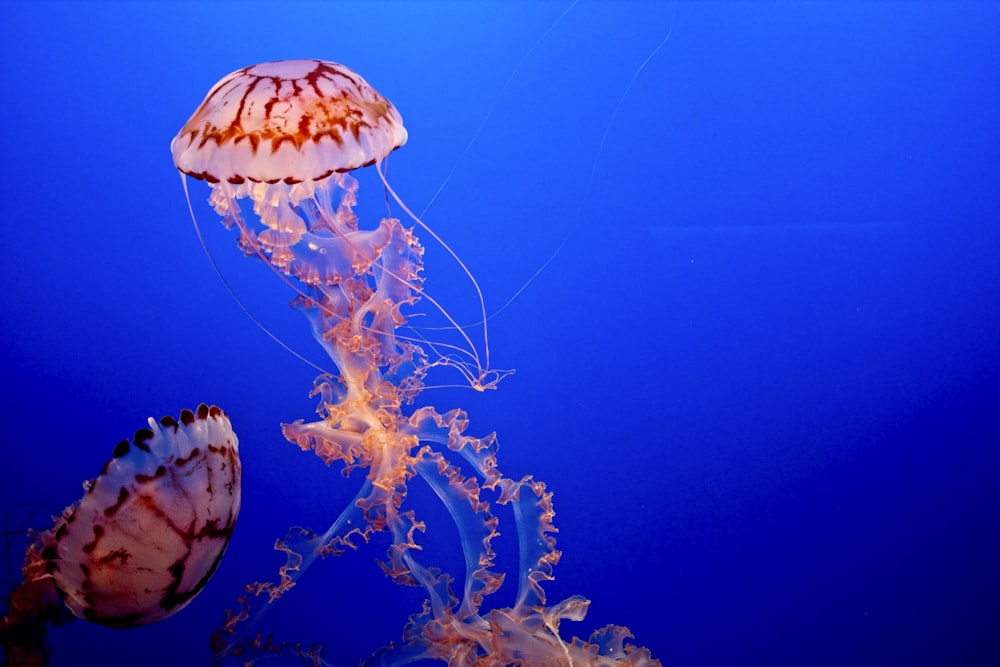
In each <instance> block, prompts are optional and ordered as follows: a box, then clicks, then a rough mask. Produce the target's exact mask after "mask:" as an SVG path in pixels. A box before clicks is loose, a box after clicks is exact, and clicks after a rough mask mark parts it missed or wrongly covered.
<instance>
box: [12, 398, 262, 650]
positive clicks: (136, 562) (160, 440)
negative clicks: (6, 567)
mask: <svg viewBox="0 0 1000 667" xmlns="http://www.w3.org/2000/svg"><path fill="white" fill-rule="evenodd" d="M148 424H149V427H148V428H141V429H139V430H138V431H136V433H135V436H134V438H133V439H132V440H131V441H129V440H122V441H121V442H119V443H118V445H117V446H116V447H115V448H114V452H113V454H112V458H111V459H110V460H109V461H108V462H107V463H105V464H104V467H103V468H102V469H101V472H100V474H99V475H98V476H97V477H96V478H94V479H91V480H88V481H86V482H84V485H83V487H84V489H85V492H84V495H83V497H82V498H81V499H80V500H78V501H77V502H75V503H73V504H72V505H70V506H69V507H67V508H66V509H65V510H63V513H62V515H61V516H59V517H57V518H55V522H54V524H53V526H52V527H51V528H50V529H48V530H45V531H43V532H40V533H32V534H31V537H32V542H31V544H30V545H29V547H28V550H27V553H26V554H25V559H24V568H23V570H22V573H23V575H24V581H23V582H22V583H21V584H20V585H19V586H18V587H17V588H16V589H14V590H13V591H12V592H11V594H10V598H9V601H8V609H7V611H6V613H5V614H4V615H3V617H0V648H2V649H3V653H4V654H5V655H6V658H5V661H4V663H3V664H4V665H5V666H6V665H44V664H45V663H46V660H47V657H48V646H47V641H46V636H47V630H48V625H50V624H51V625H62V624H63V623H66V622H67V621H69V620H72V619H73V618H74V617H75V618H81V619H84V620H86V621H90V622H92V623H98V624H100V625H104V626H107V627H111V628H133V627H137V626H141V625H148V624H150V623H155V622H157V621H160V620H163V619H165V618H167V617H169V616H172V615H173V614H175V613H177V612H178V611H180V610H181V609H183V608H184V607H186V606H187V605H188V603H189V602H191V600H193V599H194V598H195V596H197V595H198V593H199V592H200V591H201V590H202V589H203V588H204V587H205V584H206V583H208V580H209V579H210V578H211V577H212V575H213V574H214V573H215V570H216V568H217V567H218V565H219V562H220V560H221V559H222V556H223V554H224V553H225V551H226V548H227V546H228V545H229V539H230V537H231V536H232V534H233V528H234V527H235V525H236V519H237V517H238V516H239V513H240V505H241V498H242V495H241V494H242V491H241V479H242V465H241V463H240V455H239V440H238V439H237V437H236V434H235V433H234V432H233V429H232V424H231V423H230V421H229V417H228V416H227V415H226V413H225V412H223V411H222V410H221V409H220V408H218V407H216V406H214V405H213V406H211V407H209V406H208V405H206V404H204V403H202V404H201V405H200V406H198V408H197V409H195V410H182V411H181V413H180V417H179V418H178V419H175V418H173V417H169V416H168V417H163V418H162V419H160V420H159V421H155V420H153V419H149V420H148Z"/></svg>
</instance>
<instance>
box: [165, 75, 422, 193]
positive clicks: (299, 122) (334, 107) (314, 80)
mask: <svg viewBox="0 0 1000 667" xmlns="http://www.w3.org/2000/svg"><path fill="white" fill-rule="evenodd" d="M405 143H406V129H405V128H404V127H403V119H402V118H401V117H400V115H399V112H397V111H396V109H395V107H393V106H392V104H391V103H390V102H389V100H387V99H385V98H384V97H382V96H381V95H380V94H379V93H378V92H377V91H376V90H375V89H374V88H372V87H371V86H370V85H368V82H367V81H365V80H364V79H363V78H361V76H359V75H358V74H357V73H355V72H353V71H352V70H350V69H348V68H347V67H344V66H343V65H338V64H337V63H331V62H324V61H322V60H282V61H279V62H271V63H262V64H259V65H253V66H251V67H244V68H243V69H241V70H237V71H235V72H233V73H232V74H230V75H229V76H226V77H224V78H223V79H222V80H221V81H219V82H218V83H217V84H216V85H215V87H213V88H212V89H211V90H210V91H209V93H208V95H207V96H206V97H205V100H204V101H203V102H202V103H201V106H199V107H198V109H197V110H196V111H195V112H194V115H192V116H191V118H190V120H188V122H187V124H186V125H185V126H184V127H183V128H182V129H181V131H180V133H179V134H178V135H177V137H176V138H175V139H174V141H173V143H172V144H171V147H170V148H171V151H172V152H173V156H174V164H175V165H176V166H177V168H178V169H179V170H180V171H182V172H184V173H185V174H188V175H190V176H193V177H195V178H198V179H203V180H206V181H208V182H209V183H217V182H219V181H226V182H228V183H233V184H240V183H243V182H245V181H252V182H255V183H278V182H284V183H287V184H295V183H299V182H304V181H319V180H322V179H325V178H327V177H328V176H330V175H331V174H333V173H334V172H345V171H350V170H352V169H357V168H358V167H364V166H367V165H370V164H374V163H375V162H377V161H379V160H381V159H383V158H385V157H386V156H387V155H388V154H389V153H391V152H392V151H393V150H395V149H396V148H399V147H400V146H402V145H403V144H405Z"/></svg>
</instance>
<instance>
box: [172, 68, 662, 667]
mask: <svg viewBox="0 0 1000 667" xmlns="http://www.w3.org/2000/svg"><path fill="white" fill-rule="evenodd" d="M406 139H407V133H406V130H405V128H404V127H403V123H402V118H401V116H400V114H399V112H398V111H397V110H396V109H395V107H394V106H393V105H392V104H391V103H390V102H389V101H388V100H387V99H386V98H385V97H383V96H382V95H380V94H379V93H378V92H376V91H375V89H374V88H372V87H371V86H370V85H369V84H368V82H367V81H365V80H364V79H363V78H362V77H361V76H360V75H358V74H357V73H356V72H354V71H352V70H350V69H348V68H347V67H345V66H343V65H339V64H336V63H331V62H325V61H321V60H286V61H279V62H271V63H263V64H259V65H253V66H250V67H246V68H243V69H241V70H238V71H236V72H233V73H232V74H230V75H228V76H226V77H224V78H223V79H222V80H220V81H219V82H218V83H217V84H216V85H215V86H213V87H212V88H211V90H210V91H209V92H208V94H207V96H206V97H205V99H204V101H203V102H202V103H201V105H200V106H199V107H198V108H197V109H196V111H195V112H194V114H193V115H192V116H191V118H190V120H188V122H187V123H186V124H185V125H184V126H183V128H182V129H181V130H180V132H179V133H178V135H177V136H176V137H175V138H174V140H173V142H172V144H171V151H172V154H173V159H174V164H175V166H176V167H177V169H178V170H179V171H180V172H181V174H182V177H181V178H182V181H184V187H185V191H187V182H186V180H185V179H184V175H185V174H186V175H188V176H192V177H194V178H195V179H198V180H203V181H205V182H207V184H208V185H209V187H210V189H211V194H210V196H209V202H210V203H211V204H212V206H213V207H214V208H215V210H216V212H217V213H218V214H219V215H220V216H221V217H222V221H223V223H224V224H225V225H226V226H227V227H228V228H230V229H233V228H235V229H236V234H237V244H238V246H239V248H240V249H241V250H242V251H243V252H244V253H245V254H246V255H248V256H251V257H255V258H256V259H258V260H259V261H262V262H264V263H265V264H266V265H268V266H269V267H270V268H271V269H272V270H273V271H274V272H275V273H276V274H277V275H278V276H279V277H280V278H281V279H282V280H284V281H285V282H286V283H288V284H289V285H290V286H292V288H293V289H294V290H295V292H296V293H297V295H296V296H295V298H294V300H293V302H292V303H293V306H294V307H295V308H297V309H299V310H301V311H302V312H303V313H304V314H305V315H306V317H307V318H308V320H309V322H310V324H311V327H312V331H313V335H314V337H315V338H316V340H317V341H318V342H319V343H320V345H321V346H322V347H323V349H324V350H325V352H326V353H327V355H328V356H329V358H330V360H331V361H332V362H333V364H334V367H335V370H334V371H333V372H327V373H322V374H321V375H320V376H319V377H317V378H316V380H315V382H314V386H313V390H312V395H313V396H315V397H316V398H318V407H317V410H316V412H317V415H318V417H319V419H317V420H315V421H311V422H306V421H305V420H303V419H298V420H295V421H292V422H290V423H286V424H283V425H282V432H283V435H284V436H285V438H286V439H287V440H288V441H289V442H290V443H292V444H294V445H296V446H298V447H299V448H300V449H301V450H303V451H312V452H313V453H315V454H316V455H317V456H318V457H319V458H321V459H322V460H323V461H324V462H325V463H326V464H327V465H331V466H332V465H337V466H339V467H340V469H341V470H342V472H343V473H344V474H345V475H346V474H348V473H350V472H351V471H353V470H361V471H364V475H365V480H364V482H363V483H362V484H361V488H360V489H359V490H358V492H357V495H356V496H355V498H354V500H353V501H352V502H351V503H350V504H349V505H348V506H347V507H346V508H344V510H343V511H342V512H341V514H340V515H339V516H338V517H336V519H335V520H334V521H333V522H332V523H331V525H330V526H329V528H327V529H326V530H325V531H324V532H322V533H319V532H315V531H312V530H309V529H305V528H300V527H293V528H291V529H290V530H289V532H288V534H287V535H286V536H285V538H284V539H281V540H279V541H278V543H277V545H276V549H278V550H279V551H281V552H283V553H284V555H285V564H284V565H283V566H281V567H280V568H279V570H278V573H277V577H276V580H275V581H272V582H254V583H252V584H249V585H247V587H246V589H245V591H244V594H243V595H241V596H240V598H239V599H238V604H237V606H236V607H235V608H234V609H231V610H229V611H228V612H227V617H226V620H225V623H224V625H223V627H222V628H221V629H220V631H219V632H217V633H216V635H215V637H214V638H213V648H214V650H215V651H216V653H217V655H218V656H219V657H220V658H224V657H227V656H238V657H241V658H242V659H244V660H247V661H248V664H249V662H252V661H253V660H255V659H256V657H258V656H260V655H262V654H267V653H270V652H283V651H293V652H295V653H297V654H298V655H300V656H301V657H304V658H306V659H308V660H310V661H312V662H313V663H315V664H325V663H323V651H322V649H320V648H309V649H303V648H302V645H301V644H292V643H291V642H286V641H278V640H275V639H274V638H273V637H271V636H269V635H266V634H265V633H263V632H261V631H257V632H256V633H255V627H256V625H257V624H259V623H260V621H261V618H262V615H263V614H264V613H265V612H266V611H267V610H268V609H270V607H271V606H272V605H273V604H274V603H276V601H277V600H278V599H279V598H281V596H282V595H283V594H284V593H285V592H286V591H288V590H289V589H290V588H292V587H293V586H295V585H297V582H298V579H299V577H300V576H301V574H302V573H303V572H304V571H305V569H306V568H307V567H308V566H309V565H310V564H311V563H312V562H314V561H315V559H316V558H317V557H319V556H326V555H332V554H340V553H342V552H344V551H346V550H348V549H359V548H361V547H362V546H363V545H364V544H366V543H368V542H371V541H374V540H376V539H377V538H378V537H379V536H380V535H381V534H383V533H387V534H388V540H389V546H388V549H387V552H386V556H385V558H384V560H382V561H381V562H380V565H381V567H382V569H383V570H384V572H385V574H386V576H388V577H389V578H390V579H391V580H392V581H394V582H396V583H398V584H400V585H406V586H419V587H421V588H422V589H423V591H424V592H425V594H426V600H425V602H424V605H423V608H422V609H421V610H418V611H417V612H416V613H414V614H413V615H412V616H411V617H410V619H409V621H408V622H407V624H406V625H405V627H404V630H403V634H402V641H401V642H399V643H394V644H391V645H389V646H386V647H385V648H383V649H382V650H380V651H378V652H377V653H376V654H374V655H373V656H371V657H370V658H369V659H368V660H369V664H381V665H396V664H404V663H407V662H411V661H414V660H419V659H431V660H441V661H445V662H448V663H449V664H454V665H494V664H522V665H541V664H546V665H612V664H624V665H654V664H659V663H658V662H657V661H655V660H653V659H652V658H651V657H650V655H649V652H648V650H646V649H643V648H638V647H636V646H633V645H631V644H628V643H627V641H626V640H627V639H628V638H629V637H630V636H631V635H629V633H628V631H627V630H626V629H625V628H622V627H618V626H608V627H607V628H604V629H602V630H599V631H597V632H595V633H594V634H593V635H592V636H591V637H590V639H589V640H586V641H585V640H581V639H578V638H573V639H570V640H566V639H563V637H562V635H561V629H560V622H561V621H563V620H580V619H582V618H583V617H584V614H585V613H586V610H587V607H588V605H589V601H588V600H586V599H585V598H583V597H581V596H572V597H570V598H568V599H566V600H563V601H560V602H558V603H555V604H549V603H548V602H547V600H546V595H545V591H544V590H543V584H544V583H545V582H546V581H548V580H550V579H552V578H553V568H554V566H555V565H556V563H557V562H558V561H559V558H560V555H561V554H560V552H559V551H558V550H557V549H556V546H555V538H554V535H553V533H555V531H556V528H555V526H554V524H553V518H554V516H555V512H554V510H553V505H552V494H551V492H549V491H548V490H547V489H546V487H545V485H544V484H543V483H542V482H540V481H537V480H535V479H533V478H532V477H531V476H525V477H522V478H520V479H512V478H508V477H505V476H504V475H503V474H502V473H501V471H500V469H499V467H498V463H497V452H498V448H497V440H496V437H495V435H494V434H489V435H486V436H484V437H474V436H472V435H468V434H467V433H466V429H467V427H468V418H467V415H466V414H465V413H464V412H463V411H462V410H460V409H457V408H456V409H451V410H447V411H438V410H437V409H436V408H434V407H432V406H428V405H424V406H421V407H418V408H412V407H410V406H412V404H413V402H414V399H415V398H416V397H417V396H418V395H419V394H420V393H421V391H423V389H424V388H425V379H426V377H427V374H428V372H429V371H431V370H432V369H434V368H438V367H441V368H450V369H454V370H456V371H458V372H459V373H460V374H461V376H462V377H463V379H464V382H465V383H466V384H468V386H470V387H472V388H473V389H476V390H479V391H482V390H485V389H492V388H495V387H496V385H497V383H498V382H499V381H500V380H501V379H502V378H503V377H505V376H506V375H507V374H508V372H507V371H498V370H495V369H492V368H491V367H490V363H489V352H488V350H489V341H488V336H487V334H486V319H487V318H486V317H485V307H484V306H482V293H481V291H479V290H478V286H477V288H476V289H477V293H478V295H479V298H480V307H481V311H482V314H483V318H482V322H481V323H479V326H480V327H482V342H481V343H479V344H478V345H477V344H473V339H472V336H471V334H470V333H469V332H468V331H466V328H463V327H461V326H459V325H458V323H457V322H456V321H455V319H454V318H453V317H451V316H450V315H449V314H448V312H447V311H446V310H445V308H444V306H443V305H442V304H441V303H439V302H438V301H437V300H436V299H434V297H433V296H431V294H429V293H428V292H427V291H426V290H425V288H424V277H423V260H422V255H423V247H422V246H421V244H420V242H419V241H418V239H417V236H416V234H415V233H414V229H415V228H417V227H419V228H421V229H422V230H424V231H425V232H427V233H428V234H430V235H431V236H432V237H433V238H434V239H435V241H437V242H439V243H442V244H443V241H441V239H440V238H439V237H438V236H437V235H436V234H434V233H433V232H432V231H431V230H430V229H429V228H428V227H427V226H426V225H424V224H423V222H422V221H420V220H419V218H417V216H415V215H413V214H412V212H411V211H410V210H409V209H408V208H407V207H406V205H405V204H404V203H403V202H402V201H401V199H400V198H399V197H398V196H397V195H396V193H395V192H394V191H393V189H392V188H391V186H390V185H389V182H388V180H387V179H386V176H385V170H384V162H385V160H386V159H387V157H388V156H389V154H390V153H391V152H392V151H394V150H396V149H397V148H399V147H401V146H402V145H403V144H404V143H405V142H406ZM365 166H374V167H375V170H376V171H377V173H378V175H379V178H380V180H381V183H382V186H383V188H384V190H385V192H386V196H387V198H388V197H389V196H391V197H392V199H393V200H394V201H395V202H396V204H397V205H398V206H399V207H400V208H401V209H402V210H403V211H404V212H405V213H406V214H407V216H409V220H410V221H412V223H413V225H414V226H412V227H406V226H404V225H403V223H402V222H401V221H400V220H399V219H398V218H395V217H391V216H388V217H385V218H383V219H381V220H380V221H378V222H377V224H373V225H371V224H370V225H362V224H361V221H360V220H359V216H358V215H357V213H356V211H355V204H356V203H357V200H358V199H357V198H358V182H357V181H356V180H355V179H354V177H353V176H352V175H351V172H353V171H354V170H357V169H360V168H362V167H365ZM241 200H246V205H245V206H243V205H241ZM192 216H194V213H193V209H192ZM196 224H197V223H196ZM452 256H453V257H454V258H455V259H456V261H459V263H461V262H460V260H459V259H458V257H457V255H455V254H454V253H452ZM462 268H463V269H465V266H464V264H462ZM466 273H467V275H468V276H469V278H470V280H472V281H473V283H475V279H474V278H473V276H472V274H471V272H469V271H468V270H467V269H466ZM421 300H422V301H424V302H426V303H429V304H430V306H431V307H432V308H434V309H436V310H437V311H439V312H441V313H442V314H443V315H444V317H445V318H446V319H447V320H448V322H449V323H450V325H451V327H450V330H451V331H452V332H454V333H455V334H456V336H457V339H458V341H457V342H447V341H442V340H434V339H432V337H431V336H429V335H426V334H425V333H423V332H421V331H419V330H416V329H413V328H410V327H409V318H410V317H412V315H413V308H414V307H415V304H417V303H418V302H419V301H421ZM480 346H481V347H482V351H480ZM416 479H420V480H421V482H423V483H425V484H427V485H428V486H429V487H430V489H432V490H433V492H434V494H435V495H436V497H437V498H438V499H439V500H440V502H442V503H443V504H444V505H445V507H446V508H447V510H448V513H449V515H450V516H451V518H452V520H453V521H454V523H455V526H456V528H457V531H458V534H459V537H460V544H461V549H462V552H463V553H462V555H463V559H464V564H465V572H464V573H463V574H462V576H459V577H455V576H453V575H452V574H451V573H449V572H445V571H442V570H441V569H438V568H436V567H434V566H432V565H430V564H425V563H422V562H421V561H420V560H419V559H418V554H419V551H420V543H419V538H420V533H421V532H422V531H423V530H424V529H425V528H426V526H425V524H424V522H423V521H422V520H421V518H420V514H419V511H420V508H419V507H415V506H412V505H413V504H412V503H411V502H408V500H409V498H408V488H409V485H410V483H411V482H412V481H414V480H416ZM491 503H496V504H497V505H500V506H504V505H507V506H510V507H511V508H513V512H512V514H513V516H514V517H515V522H516V531H517V536H518V546H519V552H520V553H519V565H518V568H517V571H516V572H503V571H500V570H499V569H498V568H497V567H496V565H495V556H496V554H495V553H494V550H493V546H492V543H493V539H494V538H495V537H496V536H497V535H498V534H499V532H498V530H499V529H498V526H499V517H498V515H496V514H495V513H494V512H493V506H492V504H491ZM505 581H514V582H516V585H517V593H516V597H515V598H514V603H513V605H512V606H510V607H490V606H489V604H488V599H489V596H490V595H491V594H493V593H494V592H496V591H497V590H498V589H499V588H500V587H501V586H502V585H503V584H504V582H505Z"/></svg>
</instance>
